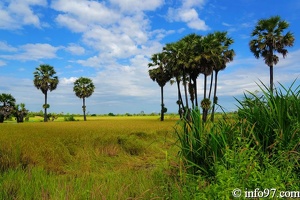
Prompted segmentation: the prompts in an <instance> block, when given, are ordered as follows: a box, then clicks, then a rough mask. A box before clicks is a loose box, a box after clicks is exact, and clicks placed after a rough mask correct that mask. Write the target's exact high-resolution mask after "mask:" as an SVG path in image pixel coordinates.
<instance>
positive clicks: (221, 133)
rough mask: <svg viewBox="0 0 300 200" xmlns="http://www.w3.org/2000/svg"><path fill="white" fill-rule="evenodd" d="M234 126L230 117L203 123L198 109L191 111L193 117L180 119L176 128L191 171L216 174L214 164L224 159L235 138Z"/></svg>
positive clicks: (181, 151) (206, 174)
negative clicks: (228, 120)
mask: <svg viewBox="0 0 300 200" xmlns="http://www.w3.org/2000/svg"><path fill="white" fill-rule="evenodd" d="M234 127H235V125H234V124H233V123H231V122H230V123H229V122H226V118H224V119H219V120H218V122H216V123H213V122H211V121H210V120H207V121H206V122H203V121H202V117H201V114H200V111H199V109H197V108H196V109H193V110H191V113H190V116H189V119H187V118H184V119H183V120H181V121H179V122H178V123H177V126H176V128H175V130H176V134H177V137H178V141H179V146H180V152H179V153H180V156H181V158H182V160H183V162H184V163H185V167H186V170H187V172H188V173H191V174H202V175H204V176H207V177H212V176H214V175H215V173H214V172H215V170H214V163H216V162H217V161H220V160H222V159H223V157H224V154H225V150H226V148H228V147H229V146H230V145H231V143H232V141H233V140H234V137H235V135H234V133H235V132H234V131H233V129H234Z"/></svg>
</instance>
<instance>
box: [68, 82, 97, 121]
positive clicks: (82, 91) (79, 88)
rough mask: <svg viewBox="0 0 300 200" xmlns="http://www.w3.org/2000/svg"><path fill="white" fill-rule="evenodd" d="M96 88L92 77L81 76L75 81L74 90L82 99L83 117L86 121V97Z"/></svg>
mask: <svg viewBox="0 0 300 200" xmlns="http://www.w3.org/2000/svg"><path fill="white" fill-rule="evenodd" d="M94 90H95V86H94V84H93V82H92V80H91V79H89V78H84V77H80V78H78V79H77V80H76V81H75V82H74V87H73V91H74V92H75V95H76V96H77V97H79V98H80V99H82V101H83V102H82V110H83V119H84V121H86V115H85V111H86V106H85V98H88V97H90V96H91V95H92V94H93V92H94Z"/></svg>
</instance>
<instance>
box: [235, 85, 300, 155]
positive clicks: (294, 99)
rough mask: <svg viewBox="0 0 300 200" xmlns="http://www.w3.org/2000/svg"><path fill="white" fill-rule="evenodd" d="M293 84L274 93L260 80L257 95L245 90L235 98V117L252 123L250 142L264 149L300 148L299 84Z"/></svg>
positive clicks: (293, 149) (272, 150) (269, 150)
mask: <svg viewBox="0 0 300 200" xmlns="http://www.w3.org/2000/svg"><path fill="white" fill-rule="evenodd" d="M294 83H295V82H294ZM294 83H293V84H294ZM293 84H292V85H291V86H290V87H288V88H285V87H284V86H283V85H280V86H281V87H280V88H276V89H275V91H274V93H272V92H270V90H269V88H268V87H266V86H265V85H264V84H262V86H259V87H260V90H261V95H259V94H255V93H251V92H248V93H247V94H245V95H244V100H243V101H238V102H239V110H238V116H239V118H240V119H241V120H245V121H246V122H247V123H248V124H250V125H252V126H254V131H253V139H254V144H253V145H255V146H257V147H258V148H261V149H262V151H264V152H266V153H267V152H268V153H271V152H274V151H280V150H283V151H298V152H299V150H300V140H299V138H300V90H299V88H300V86H298V87H296V88H295V89H292V88H293Z"/></svg>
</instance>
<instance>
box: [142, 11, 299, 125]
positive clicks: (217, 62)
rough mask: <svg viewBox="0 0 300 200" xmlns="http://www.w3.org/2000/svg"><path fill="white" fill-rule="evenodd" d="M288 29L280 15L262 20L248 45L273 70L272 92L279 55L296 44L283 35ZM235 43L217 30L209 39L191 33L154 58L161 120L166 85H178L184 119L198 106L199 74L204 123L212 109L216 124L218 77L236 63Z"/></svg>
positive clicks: (152, 69)
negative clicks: (233, 45)
mask: <svg viewBox="0 0 300 200" xmlns="http://www.w3.org/2000/svg"><path fill="white" fill-rule="evenodd" d="M288 26H289V24H288V23H287V22H286V21H284V20H281V18H280V17H279V16H274V17H271V18H269V19H261V20H259V21H258V23H257V26H256V27H255V29H254V31H253V32H252V35H251V36H252V37H254V39H252V40H251V41H250V43H249V46H250V50H251V52H252V53H253V54H254V56H255V57H256V58H259V57H263V58H264V60H265V63H266V64H267V65H268V66H269V67H270V91H271V92H273V66H274V65H276V64H277V63H278V61H279V58H278V56H277V55H276V53H280V54H282V55H283V57H285V56H286V55H287V50H286V49H285V47H286V46H292V45H293V42H294V37H293V34H292V33H290V32H287V33H286V34H284V35H283V32H284V30H285V29H286V28H288ZM232 44H233V39H231V38H230V37H228V36H227V32H219V31H217V32H214V33H211V34H208V35H206V36H201V35H197V34H189V35H187V36H185V37H183V38H182V39H180V40H179V41H177V42H174V43H169V44H166V45H165V47H163V49H162V52H160V53H156V54H153V55H152V57H151V62H150V63H149V64H148V67H150V69H149V76H150V78H151V79H152V80H153V81H156V82H157V83H158V85H159V86H160V88H161V121H163V120H164V112H166V108H165V107H164V102H163V87H164V86H165V84H166V83H168V82H170V83H171V84H172V83H176V85H177V91H178V101H177V104H178V110H179V111H178V112H179V114H180V116H181V117H184V116H188V115H189V110H190V109H193V108H198V107H199V105H198V95H197V92H198V90H197V79H198V77H199V75H200V74H202V75H203V99H202V101H201V104H200V107H201V108H202V114H203V115H202V118H203V121H204V122H205V121H206V120H207V115H208V111H209V110H211V121H214V113H215V105H216V104H217V102H218V97H217V85H218V74H219V72H220V71H221V70H224V69H225V68H226V65H227V63H229V62H231V61H233V58H234V56H235V52H234V50H233V49H231V48H230V45H232ZM209 76H210V84H209V85H208V83H207V82H208V77H209ZM181 83H182V84H183V89H184V98H183V95H182V92H181ZM212 88H213V91H214V92H213V96H212ZM188 98H189V100H188ZM211 98H212V101H213V103H211V100H210V99H211ZM190 104H191V105H190ZM211 104H212V105H211Z"/></svg>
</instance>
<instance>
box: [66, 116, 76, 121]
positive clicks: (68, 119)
mask: <svg viewBox="0 0 300 200" xmlns="http://www.w3.org/2000/svg"><path fill="white" fill-rule="evenodd" d="M64 121H67V122H70V121H76V120H75V118H74V115H67V116H65V117H64Z"/></svg>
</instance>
